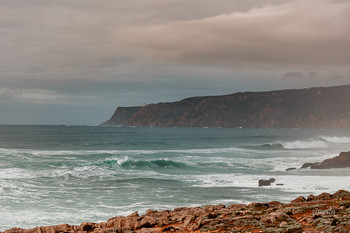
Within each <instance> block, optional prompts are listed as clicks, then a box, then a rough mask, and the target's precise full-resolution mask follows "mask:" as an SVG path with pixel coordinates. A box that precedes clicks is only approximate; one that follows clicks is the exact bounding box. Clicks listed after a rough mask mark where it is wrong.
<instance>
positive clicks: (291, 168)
mask: <svg viewBox="0 0 350 233" xmlns="http://www.w3.org/2000/svg"><path fill="white" fill-rule="evenodd" d="M295 169H297V168H296V167H289V168H287V169H286V171H292V170H295Z"/></svg>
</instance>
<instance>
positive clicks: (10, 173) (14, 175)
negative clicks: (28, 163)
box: [0, 168, 34, 179]
mask: <svg viewBox="0 0 350 233" xmlns="http://www.w3.org/2000/svg"><path fill="white" fill-rule="evenodd" d="M33 177H34V176H33V174H30V173H28V172H27V171H26V170H24V169H20V168H2V169H0V178H1V179H25V178H33Z"/></svg>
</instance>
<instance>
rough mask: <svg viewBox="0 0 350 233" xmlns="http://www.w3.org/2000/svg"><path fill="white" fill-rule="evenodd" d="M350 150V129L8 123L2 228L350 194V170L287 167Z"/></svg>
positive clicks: (1, 140) (0, 157)
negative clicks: (260, 183)
mask: <svg viewBox="0 0 350 233" xmlns="http://www.w3.org/2000/svg"><path fill="white" fill-rule="evenodd" d="M349 150H350V130H321V129H319V130H306V129H224V128H133V127H98V126H97V127H88V126H69V127H67V126H66V127H64V126H0V209H1V211H0V230H5V229H8V228H11V227H21V228H32V227H35V226H45V225H57V224H61V223H69V224H80V223H81V222H84V221H89V222H100V221H106V220H107V219H108V218H110V217H114V216H118V215H127V214H130V213H131V212H133V211H139V212H140V213H143V212H145V211H146V210H147V209H157V210H161V209H173V208H176V207H180V206H203V205H209V204H219V203H220V204H221V203H222V204H233V203H249V202H267V201H271V200H277V201H282V202H287V201H290V200H292V199H294V198H295V197H297V196H299V195H308V194H311V193H312V194H319V193H322V192H335V191H337V190H338V189H347V190H350V182H349V181H350V178H349V177H350V176H349V175H350V169H349V168H344V169H326V170H310V169H305V170H299V169H296V170H293V171H288V172H287V171H286V169H287V168H289V167H296V168H299V167H300V166H301V165H302V164H303V163H305V162H317V161H322V160H324V159H326V158H330V157H334V156H336V155H338V154H339V153H340V152H341V151H349ZM272 177H273V178H275V179H276V182H275V183H274V184H273V185H272V186H269V187H258V180H259V179H264V178H272ZM278 183H280V184H283V186H280V185H276V184H278Z"/></svg>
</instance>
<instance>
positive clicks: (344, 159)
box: [300, 151, 350, 169]
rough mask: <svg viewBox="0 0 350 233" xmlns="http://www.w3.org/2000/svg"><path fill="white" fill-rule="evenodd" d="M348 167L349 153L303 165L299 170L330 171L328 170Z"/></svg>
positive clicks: (349, 162)
mask: <svg viewBox="0 0 350 233" xmlns="http://www.w3.org/2000/svg"><path fill="white" fill-rule="evenodd" d="M345 167H350V151H349V152H341V153H340V154H339V155H338V156H336V157H333V158H330V159H326V160H324V161H322V162H320V163H319V162H316V163H304V164H303V166H301V168H300V169H303V168H311V169H330V168H345Z"/></svg>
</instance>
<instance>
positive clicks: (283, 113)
mask: <svg viewBox="0 0 350 233" xmlns="http://www.w3.org/2000/svg"><path fill="white" fill-rule="evenodd" d="M102 125H119V126H157V127H228V128H236V127H243V128H350V85H344V86H334V87H315V88H307V89H293V90H279V91H266V92H242V93H241V92H240V93H235V94H230V95H222V96H204V97H191V98H187V99H184V100H181V101H177V102H169V103H158V104H149V105H145V106H140V107H118V108H117V110H116V111H115V113H114V115H113V116H112V117H111V118H110V119H109V120H108V121H107V122H105V123H103V124H102Z"/></svg>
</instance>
